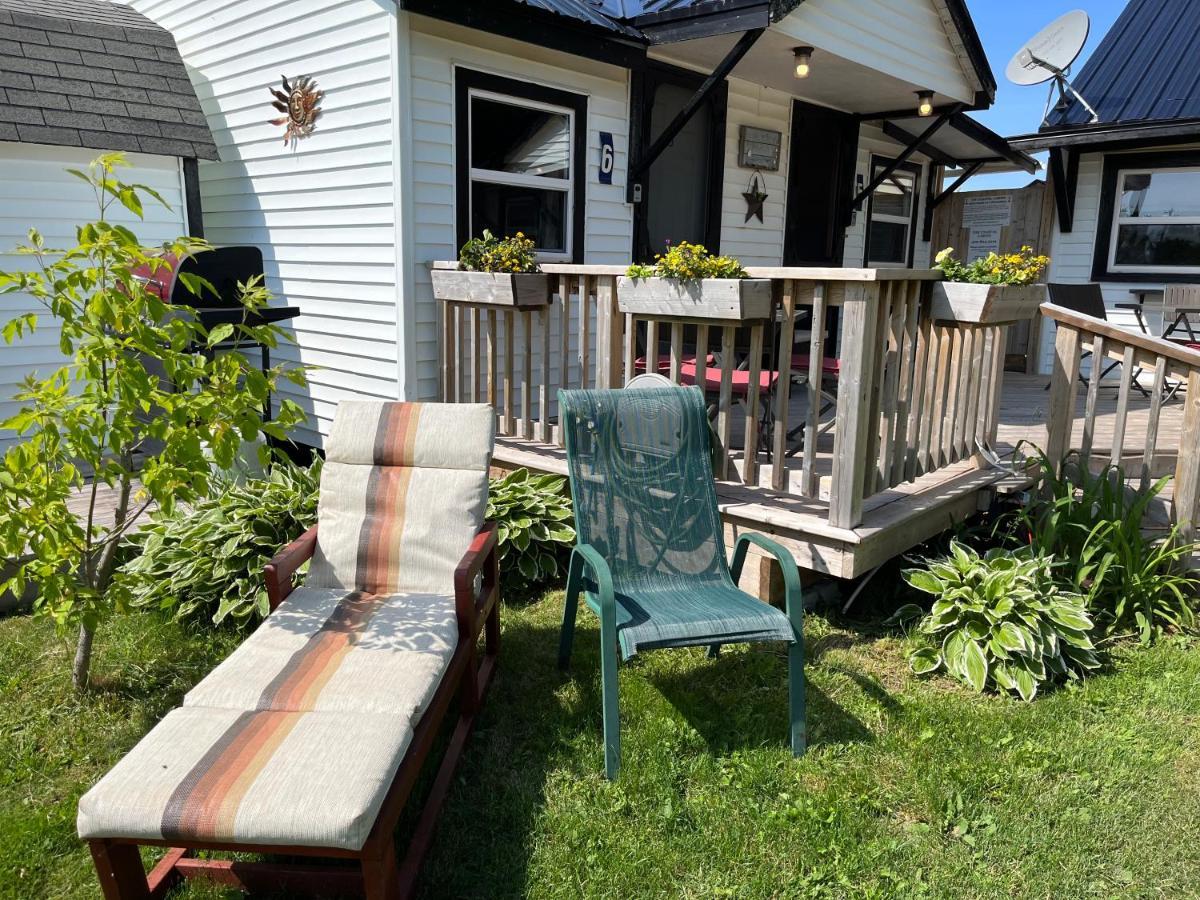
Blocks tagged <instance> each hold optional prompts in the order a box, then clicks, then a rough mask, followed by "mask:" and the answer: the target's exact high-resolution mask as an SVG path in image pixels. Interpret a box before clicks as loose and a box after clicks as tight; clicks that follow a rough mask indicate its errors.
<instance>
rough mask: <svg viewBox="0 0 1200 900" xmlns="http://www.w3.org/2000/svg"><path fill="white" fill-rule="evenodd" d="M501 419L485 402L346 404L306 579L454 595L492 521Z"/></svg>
mask: <svg viewBox="0 0 1200 900" xmlns="http://www.w3.org/2000/svg"><path fill="white" fill-rule="evenodd" d="M493 424H494V417H493V413H492V410H491V407H489V406H487V405H485V404H439V403H382V402H365V401H346V402H343V403H341V404H340V405H339V406H338V411H337V416H336V417H335V419H334V423H333V428H332V430H331V433H330V435H329V439H328V440H327V441H326V448H325V449H326V461H325V469H324V472H323V473H322V476H321V499H320V504H319V509H318V513H317V517H318V520H319V522H320V530H319V532H318V537H317V549H316V553H315V554H314V556H313V563H312V567H311V569H310V571H309V575H308V580H307V581H306V584H307V585H308V586H309V587H314V588H341V589H343V590H347V591H355V590H358V591H368V592H370V593H373V594H394V593H409V592H413V593H433V594H450V593H453V590H454V569H455V567H456V566H457V565H458V563H459V561H460V560H461V558H462V554H463V552H464V550H465V549H466V548H467V546H468V545H469V544H470V542H471V539H472V538H473V537H474V535H475V533H476V532H477V531H478V530H479V527H480V525H481V524H482V523H483V513H484V507H485V506H486V503H487V472H488V465H489V462H490V458H491V452H492V439H493Z"/></svg>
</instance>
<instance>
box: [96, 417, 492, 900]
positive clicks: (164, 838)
mask: <svg viewBox="0 0 1200 900" xmlns="http://www.w3.org/2000/svg"><path fill="white" fill-rule="evenodd" d="M492 438H493V413H492V410H491V408H490V407H488V406H485V405H468V404H462V405H443V404H417V403H379V402H344V403H342V404H341V405H340V406H339V407H338V411H337V416H336V418H335V420H334V423H333V429H332V433H331V434H330V436H329V438H328V440H327V442H326V451H327V459H326V463H325V469H324V473H323V474H322V477H321V496H320V502H319V512H318V525H317V526H314V527H313V528H312V529H311V530H310V531H308V532H307V533H306V534H304V535H303V536H302V537H301V538H299V539H298V540H297V541H295V542H293V543H292V544H290V545H289V546H288V547H287V548H285V549H284V550H283V551H282V552H281V553H280V554H279V555H278V556H277V557H276V558H275V559H274V560H272V561H271V563H270V564H269V565H268V566H267V568H266V572H265V576H266V581H267V590H268V596H269V599H270V603H271V607H272V612H271V614H270V615H269V616H268V617H267V619H266V620H265V621H264V622H263V624H262V625H261V626H260V627H259V628H258V629H257V630H256V631H255V632H254V633H253V634H252V635H251V636H250V637H249V638H247V640H246V641H245V642H244V643H243V644H242V645H241V646H240V647H238V649H237V650H235V651H234V652H233V653H232V654H231V655H230V656H229V658H228V659H226V660H225V661H224V662H223V663H221V665H219V666H218V667H217V668H216V669H214V670H213V671H212V672H211V673H210V674H209V675H208V676H207V677H206V678H204V679H203V680H202V681H201V682H200V683H199V684H198V685H196V687H195V688H193V689H192V691H191V692H190V693H188V695H187V696H186V697H185V698H184V701H183V705H182V706H181V707H180V708H178V709H175V710H173V711H172V712H170V713H168V714H167V716H166V717H165V718H164V719H163V720H162V721H161V722H159V724H158V725H156V726H155V727H154V728H153V729H152V730H151V731H150V733H149V734H147V735H146V737H145V738H143V739H142V741H141V742H140V743H139V744H138V745H137V746H136V747H134V748H133V750H131V751H130V752H129V754H128V755H127V756H126V757H125V758H124V759H123V760H122V761H121V762H119V763H118V764H117V765H116V767H115V768H113V770H112V771H111V772H109V773H108V774H107V775H106V776H105V777H104V778H103V779H102V780H101V781H100V782H99V784H97V785H96V786H95V787H94V788H92V790H90V791H89V792H88V793H87V794H85V795H84V796H83V798H82V799H81V800H80V801H79V820H78V828H79V835H80V837H82V838H84V839H85V840H87V841H88V843H89V845H90V847H91V851H92V855H93V857H94V859H95V863H96V868H97V872H98V874H99V877H100V884H101V887H102V890H103V894H104V896H105V897H106V898H108V900H118V898H120V900H132V898H149V897H160V896H161V895H162V894H163V893H164V892H165V891H166V890H167V889H168V888H169V887H170V885H171V884H172V883H174V882H176V881H178V880H179V879H180V878H181V877H190V876H207V877H210V878H213V879H216V880H218V881H221V882H224V883H226V884H230V885H236V886H239V887H243V888H245V889H249V890H264V891H268V890H281V891H286V892H288V893H289V894H291V893H296V892H302V891H322V892H325V893H333V892H336V893H343V892H346V891H351V892H360V891H361V892H362V893H363V894H364V895H365V896H366V897H368V898H372V900H384V898H389V900H390V898H397V897H402V896H406V895H407V893H408V892H409V891H410V889H411V887H412V884H413V881H414V879H415V877H416V874H417V869H418V867H419V865H420V861H421V858H422V856H423V854H424V852H425V850H426V849H427V848H428V845H429V843H430V838H431V837H432V834H433V827H434V824H435V820H436V817H437V813H438V811H439V809H440V807H441V804H442V801H443V799H444V798H445V795H446V791H447V788H448V787H449V785H450V782H451V779H452V777H453V773H454V768H455V765H456V763H457V762H458V759H459V757H460V756H461V754H462V751H463V746H464V744H465V742H466V740H467V738H468V736H469V735H470V732H471V728H472V725H473V724H474V721H475V716H476V712H477V710H478V709H479V706H480V702H481V700H482V698H483V694H484V692H485V691H486V689H487V687H488V684H489V682H490V680H491V677H492V674H493V671H494V668H495V664H496V655H497V652H498V649H499V612H498V606H497V603H498V570H497V557H496V537H495V531H494V530H493V528H492V526H489V525H484V524H483V514H484V508H485V504H486V501H487V474H488V465H489V462H490V456H491V451H492ZM310 558H311V560H312V564H311V568H310V571H309V573H308V576H307V578H306V579H305V581H304V584H303V586H301V587H298V588H295V589H293V577H294V574H295V572H296V571H297V569H298V567H299V566H300V565H301V564H302V563H303V562H304V561H306V560H308V559H310ZM483 631H486V650H485V653H484V658H483V661H482V663H481V662H480V661H479V659H478V658H477V657H478V653H477V648H476V645H477V642H478V638H479V636H480V634H481V632H483ZM455 699H457V701H458V708H459V710H460V713H459V719H458V723H457V727H456V729H455V731H454V733H453V736H452V737H451V739H450V742H449V746H448V748H447V750H446V752H445V756H444V757H443V759H442V762H441V765H440V767H439V769H438V771H437V775H436V777H435V779H434V781H433V785H432V787H431V789H430V792H429V796H428V799H427V801H426V804H425V806H424V808H423V810H422V813H421V816H420V819H419V821H418V822H417V826H416V831H415V834H414V837H413V838H412V841H411V843H410V845H409V848H408V853H407V856H406V857H405V860H404V863H403V865H402V866H399V867H398V866H397V861H396V859H397V858H396V850H395V839H394V832H395V828H396V823H397V820H398V818H399V816H400V814H401V812H402V810H403V808H404V806H405V803H406V801H407V799H408V795H409V793H410V791H411V790H412V787H413V784H414V782H415V780H416V778H417V775H418V773H419V772H420V770H421V767H422V764H423V763H424V761H425V759H426V757H427V756H428V755H429V753H430V749H431V747H432V746H433V743H434V739H435V737H436V736H437V732H438V729H439V727H440V726H441V724H442V722H443V719H444V718H445V715H446V711H447V709H448V707H449V706H450V704H451V702H452V701H453V700H455ZM138 845H153V846H161V847H168V848H171V849H169V850H168V851H167V854H166V856H165V857H164V858H163V859H162V861H161V862H160V863H159V864H158V866H157V867H156V868H155V869H154V870H153V872H152V873H151V874H150V876H149V878H147V876H146V872H145V870H144V869H143V867H142V863H141V860H140V858H139V854H138ZM196 850H226V851H237V852H239V853H240V852H252V853H268V854H283V855H287V856H301V857H308V856H314V857H338V858H341V859H343V860H347V861H352V862H354V863H357V865H343V866H336V865H333V866H331V865H320V866H312V865H310V866H297V865H290V864H289V865H284V864H279V863H266V862H259V863H247V862H230V861H226V860H213V859H197V858H195V856H194V855H193V851H196Z"/></svg>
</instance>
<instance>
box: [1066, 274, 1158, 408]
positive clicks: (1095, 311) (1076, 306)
mask: <svg viewBox="0 0 1200 900" xmlns="http://www.w3.org/2000/svg"><path fill="white" fill-rule="evenodd" d="M1046 287H1047V289H1048V291H1049V293H1050V302H1051V303H1053V304H1054V305H1055V306H1061V307H1063V308H1064V309H1069V310H1071V311H1072V312H1077V313H1079V314H1080V315H1081V316H1091V317H1092V318H1093V319H1099V320H1100V321H1102V322H1107V321H1108V310H1107V309H1106V308H1105V306H1104V294H1103V293H1102V292H1101V290H1100V285H1098V284H1095V283H1094V282H1091V283H1087V284H1055V283H1053V282H1052V283H1050V284H1048V285H1046ZM1118 306H1119V307H1121V308H1130V309H1132V308H1134V307H1136V306H1137V304H1133V303H1122V304H1118ZM1091 355H1092V351H1091V350H1084V351H1083V353H1082V355H1081V356H1080V357H1079V361H1080V362H1081V363H1082V362H1083V361H1084V360H1085V359H1087V358H1088V357H1089V356H1091ZM1120 365H1121V361H1120V360H1114V361H1112V362H1110V363H1109V364H1108V365H1107V366H1105V368H1104V369H1102V370H1101V372H1100V377H1101V378H1102V379H1103V378H1104V377H1106V376H1107V375H1108V373H1109V372H1111V371H1112V370H1113V369H1115V368H1117V367H1118V366H1120ZM1141 372H1142V370H1141V369H1134V372H1133V379H1132V381H1133V386H1134V387H1135V388H1137V390H1138V392H1139V393H1141V395H1142V396H1143V397H1149V396H1150V392H1149V391H1148V390H1146V389H1145V388H1144V387H1142V385H1141V383H1140V382H1139V381H1138V376H1140V375H1141ZM1079 381H1080V383H1081V384H1085V385H1086V384H1087V383H1088V379H1087V378H1084V377H1083V373H1082V372H1080V373H1079ZM1045 390H1050V385H1049V383H1047V385H1046V387H1045Z"/></svg>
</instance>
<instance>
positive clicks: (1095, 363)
mask: <svg viewBox="0 0 1200 900" xmlns="http://www.w3.org/2000/svg"><path fill="white" fill-rule="evenodd" d="M1103 372H1104V335H1102V334H1098V335H1096V336H1095V337H1093V338H1092V371H1091V374H1090V375H1089V377H1088V389H1087V402H1086V404H1085V405H1084V408H1083V441H1082V443H1081V444H1080V446H1079V456H1080V459H1082V460H1087V458H1088V457H1090V456H1091V455H1092V445H1093V444H1094V443H1095V440H1096V404H1097V403H1098V402H1099V400H1100V378H1101V374H1102V373H1103Z"/></svg>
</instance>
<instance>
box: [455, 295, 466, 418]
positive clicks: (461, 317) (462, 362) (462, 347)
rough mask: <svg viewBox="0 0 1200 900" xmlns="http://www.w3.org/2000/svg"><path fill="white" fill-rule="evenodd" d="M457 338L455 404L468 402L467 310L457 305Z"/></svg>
mask: <svg viewBox="0 0 1200 900" xmlns="http://www.w3.org/2000/svg"><path fill="white" fill-rule="evenodd" d="M454 313H455V319H456V321H455V325H454V329H455V337H456V338H457V342H458V375H457V378H456V380H457V382H458V389H457V390H456V392H455V394H454V402H455V403H465V402H466V401H467V308H466V307H465V306H462V305H460V304H455V306H454Z"/></svg>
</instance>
